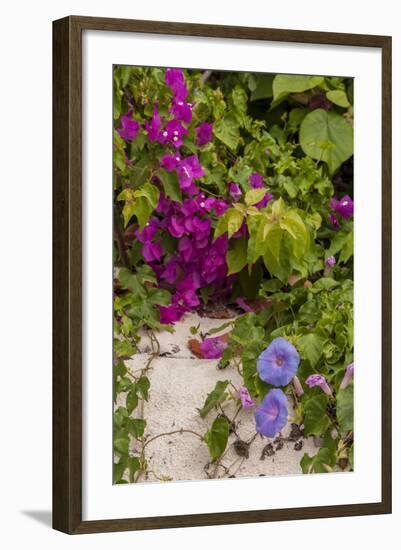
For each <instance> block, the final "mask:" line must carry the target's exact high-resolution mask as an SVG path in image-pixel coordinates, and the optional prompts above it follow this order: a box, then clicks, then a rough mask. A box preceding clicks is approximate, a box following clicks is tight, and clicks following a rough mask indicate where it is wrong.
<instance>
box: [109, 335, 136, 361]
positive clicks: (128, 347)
mask: <svg viewBox="0 0 401 550" xmlns="http://www.w3.org/2000/svg"><path fill="white" fill-rule="evenodd" d="M114 353H115V354H116V355H117V357H131V356H132V355H134V353H135V347H134V346H133V345H132V344H130V342H128V341H127V340H118V339H117V338H116V339H115V340H114Z"/></svg>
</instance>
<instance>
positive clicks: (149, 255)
mask: <svg viewBox="0 0 401 550" xmlns="http://www.w3.org/2000/svg"><path fill="white" fill-rule="evenodd" d="M162 254H163V249H162V247H161V244H160V243H152V242H151V241H146V242H145V244H144V245H143V247H142V256H143V257H144V259H145V261H147V262H154V261H159V260H160V258H161V257H162Z"/></svg>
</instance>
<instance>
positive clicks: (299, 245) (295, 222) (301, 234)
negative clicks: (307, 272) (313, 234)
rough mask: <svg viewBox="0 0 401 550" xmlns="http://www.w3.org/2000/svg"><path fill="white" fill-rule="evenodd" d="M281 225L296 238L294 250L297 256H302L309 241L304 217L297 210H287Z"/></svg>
mask: <svg viewBox="0 0 401 550" xmlns="http://www.w3.org/2000/svg"><path fill="white" fill-rule="evenodd" d="M280 227H281V229H284V230H285V231H287V232H288V233H289V234H290V235H291V237H292V238H293V239H294V241H295V242H294V243H293V247H292V248H293V251H294V255H295V257H296V258H302V257H303V256H304V254H305V251H306V248H307V245H308V243H309V235H308V231H307V229H306V227H305V224H304V222H303V221H302V218H301V217H300V216H299V214H297V213H296V212H295V210H287V211H286V213H285V214H284V216H282V217H281V219H280Z"/></svg>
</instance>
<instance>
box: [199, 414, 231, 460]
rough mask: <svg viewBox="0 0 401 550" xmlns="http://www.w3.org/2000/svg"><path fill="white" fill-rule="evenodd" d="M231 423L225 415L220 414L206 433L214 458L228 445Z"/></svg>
mask: <svg viewBox="0 0 401 550" xmlns="http://www.w3.org/2000/svg"><path fill="white" fill-rule="evenodd" d="M229 431H230V424H229V422H228V420H227V418H226V417H225V416H218V417H217V418H216V419H215V421H214V422H213V424H212V427H211V429H210V430H209V431H207V432H206V433H205V435H204V440H205V442H206V444H207V446H208V448H209V453H210V456H211V457H212V460H217V459H218V458H219V457H220V456H221V455H222V454H223V453H224V450H225V448H226V447H227V442H228V434H229Z"/></svg>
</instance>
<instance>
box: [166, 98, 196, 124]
mask: <svg viewBox="0 0 401 550" xmlns="http://www.w3.org/2000/svg"><path fill="white" fill-rule="evenodd" d="M170 113H172V114H173V115H174V116H175V118H176V120H182V121H183V122H185V124H189V123H190V122H191V120H192V103H187V102H186V101H183V100H182V99H174V100H173V102H172V104H171V107H170Z"/></svg>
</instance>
